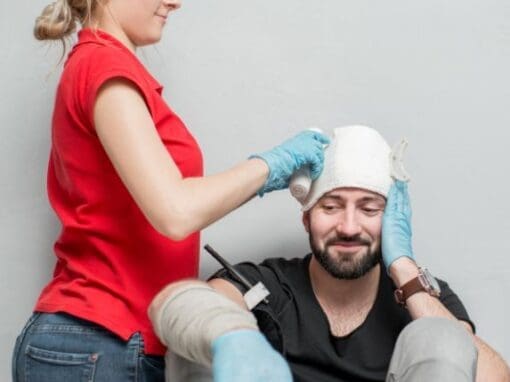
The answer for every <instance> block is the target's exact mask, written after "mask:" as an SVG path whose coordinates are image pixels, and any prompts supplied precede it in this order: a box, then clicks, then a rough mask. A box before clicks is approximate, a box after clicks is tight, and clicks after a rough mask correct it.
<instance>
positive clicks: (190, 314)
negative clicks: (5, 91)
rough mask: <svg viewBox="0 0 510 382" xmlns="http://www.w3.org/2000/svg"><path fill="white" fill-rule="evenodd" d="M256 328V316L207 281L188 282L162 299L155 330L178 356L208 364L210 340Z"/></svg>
mask: <svg viewBox="0 0 510 382" xmlns="http://www.w3.org/2000/svg"><path fill="white" fill-rule="evenodd" d="M241 328H244V329H254V330H258V326H257V320H256V319H255V316H254V315H253V314H252V313H251V312H249V311H247V310H245V309H243V308H242V307H240V306H239V305H237V304H236V303H235V302H234V301H232V300H230V299H229V298H227V297H225V296H223V295H222V294H220V293H218V292H216V291H215V290H214V289H213V288H211V287H209V286H208V285H206V284H197V283H193V284H187V285H183V286H182V287H180V288H176V289H175V291H173V292H172V294H171V295H170V296H169V297H168V298H167V299H166V300H165V302H164V303H163V304H162V305H161V307H160V309H159V311H158V312H157V314H156V319H155V322H154V330H155V332H156V334H157V335H158V337H159V339H160V340H161V342H163V343H164V344H165V345H166V346H168V348H169V349H170V350H171V351H173V352H175V353H177V354H179V355H180V356H182V357H184V358H186V359H188V360H190V361H193V362H197V363H199V364H201V365H204V366H211V362H212V354H211V344H212V342H213V341H214V340H215V339H216V338H217V337H219V336H221V335H222V334H225V333H227V332H229V331H232V330H236V329H241Z"/></svg>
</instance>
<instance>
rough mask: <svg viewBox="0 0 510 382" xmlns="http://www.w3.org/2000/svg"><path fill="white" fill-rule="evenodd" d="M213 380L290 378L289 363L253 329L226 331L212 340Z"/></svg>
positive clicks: (278, 381)
mask: <svg viewBox="0 0 510 382" xmlns="http://www.w3.org/2000/svg"><path fill="white" fill-rule="evenodd" d="M212 355H213V363H212V370H213V378H214V382H240V381H242V382H292V375H291V373H290V369H289V366H288V364H287V362H286V361H285V360H284V359H283V357H282V356H281V355H280V353H278V352H277V351H276V350H274V349H273V348H272V346H271V345H270V344H269V342H268V341H267V340H266V338H265V337H264V335H262V334H261V333H260V332H258V331H256V330H249V329H242V330H235V331H232V332H228V333H226V334H223V335H221V336H219V337H218V338H216V339H215V340H214V341H213V343H212Z"/></svg>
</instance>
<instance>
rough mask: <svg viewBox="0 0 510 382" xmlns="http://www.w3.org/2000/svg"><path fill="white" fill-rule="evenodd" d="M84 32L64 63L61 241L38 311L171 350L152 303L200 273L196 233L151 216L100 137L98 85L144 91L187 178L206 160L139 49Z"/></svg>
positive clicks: (56, 140) (56, 187) (59, 144)
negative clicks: (116, 83)
mask: <svg viewBox="0 0 510 382" xmlns="http://www.w3.org/2000/svg"><path fill="white" fill-rule="evenodd" d="M78 36H79V39H78V42H77V44H76V45H75V46H74V47H73V49H72V51H71V52H70V54H69V57H68V59H67V61H66V63H65V65H64V71H63V73H62V77H61V80H60V83H59V86H58V89H57V95H56V101H55V108H54V114H53V126H52V148H51V154H50V161H49V169H48V194H49V199H50V203H51V205H52V207H53V209H54V210H55V212H56V213H57V215H58V217H59V219H60V221H61V223H62V232H61V234H60V237H59V238H58V240H57V241H56V243H55V254H56V256H57V264H56V267H55V271H54V274H53V279H52V280H51V282H50V283H49V284H48V285H47V286H46V287H45V288H44V290H43V291H42V293H41V296H40V297H39V300H38V302H37V304H36V307H35V310H36V311H40V312H67V313H69V314H72V315H74V316H77V317H81V318H83V319H87V320H90V321H93V322H95V323H97V324H100V325H102V326H104V327H106V328H107V329H109V330H110V331H112V332H113V333H116V334H117V335H118V336H120V337H121V338H123V339H128V338H129V337H130V336H131V335H132V334H133V333H134V332H137V331H139V332H141V334H142V336H143V339H144V341H145V349H146V353H149V354H164V351H165V348H164V346H163V345H162V344H161V343H160V342H159V341H158V339H157V337H156V336H155V334H154V332H153V330H152V326H151V323H150V321H149V318H148V316H147V307H148V305H149V303H150V301H151V299H152V298H153V297H154V295H155V294H156V293H157V292H158V291H159V290H161V288H163V287H164V286H165V285H166V284H168V283H169V282H172V281H175V280H179V279H182V278H186V277H196V276H197V273H198V254H199V234H198V233H194V234H192V235H190V236H189V237H188V238H186V239H185V240H182V241H178V242H176V241H172V240H170V239H168V238H166V237H164V236H162V235H161V234H159V233H158V232H157V231H156V230H155V229H154V228H153V227H152V226H151V224H150V223H149V222H148V220H147V219H146V218H145V217H144V215H143V214H142V212H141V210H140V209H139V207H138V206H137V205H136V203H135V202H134V200H133V199H132V197H131V195H130V194H129V193H128V190H127V189H126V187H125V186H124V184H123V183H122V181H121V180H120V178H119V176H118V175H117V173H116V172H115V170H114V168H113V165H112V164H111V162H110V160H109V158H108V156H107V155H106V152H105V151H104V149H103V147H102V145H101V143H100V141H99V139H98V136H97V134H96V131H95V128H94V123H93V120H94V118H93V108H94V101H95V99H96V95H97V91H98V89H99V88H100V87H101V85H103V84H104V83H105V81H107V80H109V79H112V78H114V77H116V78H118V77H122V78H125V79H128V80H129V81H131V82H132V83H133V84H135V85H136V86H137V87H138V89H139V91H140V93H141V94H142V95H143V97H144V99H145V102H146V104H147V107H148V109H149V111H150V114H151V115H152V118H153V120H154V124H155V126H156V129H157V131H158V133H159V135H160V137H161V140H162V142H163V144H164V145H165V147H166V148H167V150H168V153H169V155H171V157H172V159H173V160H174V162H175V163H176V164H177V166H178V168H179V170H180V171H181V173H182V175H183V176H184V177H198V176H202V173H203V167H202V154H201V152H200V148H199V147H198V145H197V143H196V141H195V139H194V138H193V136H192V135H191V134H190V133H189V131H188V130H187V129H186V127H185V125H184V124H183V122H182V121H181V120H180V119H179V117H178V116H177V115H176V114H174V112H173V111H172V110H171V109H170V108H169V107H168V105H167V104H166V103H165V101H164V100H163V98H162V96H161V92H162V89H163V88H162V86H161V85H159V83H158V82H157V81H156V80H155V79H154V78H153V77H152V76H151V75H150V74H149V73H148V71H147V70H146V69H145V67H144V66H143V65H142V64H141V63H140V61H139V60H138V59H137V58H136V56H135V55H134V54H133V53H132V52H130V51H129V50H128V49H127V48H126V47H125V46H123V45H122V44H121V43H120V42H119V41H117V40H115V39H114V38H113V37H112V36H110V35H108V34H106V33H104V32H101V31H97V32H93V31H91V30H88V29H85V30H82V31H80V32H79V34H78ZM168 192H172V190H168Z"/></svg>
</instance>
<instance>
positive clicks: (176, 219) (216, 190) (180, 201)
mask: <svg viewBox="0 0 510 382" xmlns="http://www.w3.org/2000/svg"><path fill="white" fill-rule="evenodd" d="M94 123H95V126H96V131H97V134H98V136H99V139H100V141H101V143H102V145H103V146H104V148H105V150H106V152H107V154H108V156H109V158H110V160H111V161H112V163H113V166H114V167H115V169H116V171H117V172H118V174H119V176H120V178H121V179H122V181H123V182H124V184H125V185H126V187H127V189H128V190H129V192H130V194H131V195H132V196H133V198H134V199H135V201H136V203H137V204H138V206H139V207H140V209H141V210H142V211H143V213H144V214H145V216H146V217H147V219H148V220H149V221H150V222H151V224H152V225H153V226H154V228H155V229H157V230H158V231H159V232H161V233H162V234H163V235H166V236H168V237H170V238H172V239H175V240H179V239H183V238H185V237H186V236H188V235H189V234H190V233H192V232H195V231H198V230H200V229H202V228H204V227H206V226H207V225H209V224H211V223H213V222H214V221H216V220H218V219H220V218H221V217H223V216H224V215H226V214H227V213H229V212H230V211H232V210H234V209H236V208H237V207H239V206H240V205H241V204H243V203H244V202H246V201H247V200H249V199H250V198H251V197H252V196H253V195H255V193H256V192H257V190H259V189H260V188H261V187H262V186H263V185H264V182H265V180H266V178H267V175H268V172H269V169H268V167H267V165H266V164H265V162H264V161H263V160H261V159H251V160H247V161H245V162H243V163H241V164H239V165H237V166H235V167H233V168H231V169H230V170H227V171H225V172H222V173H219V174H216V175H212V176H207V177H202V178H186V179H183V177H182V175H181V174H180V171H179V169H178V168H177V165H176V164H175V162H174V161H173V159H172V158H171V156H170V155H169V154H168V152H167V150H166V148H165V147H164V145H163V143H162V142H161V139H160V137H159V136H158V134H157V131H156V128H155V126H154V122H153V121H152V118H151V115H150V113H149V111H148V109H147V106H146V104H145V102H144V100H143V98H142V96H141V95H140V93H139V92H138V90H137V89H136V88H135V87H134V85H132V84H131V83H130V82H128V81H126V80H122V79H114V80H110V81H108V82H107V83H106V84H105V85H104V86H103V87H102V88H101V90H100V92H99V94H98V97H97V100H96V104H95V108H94Z"/></svg>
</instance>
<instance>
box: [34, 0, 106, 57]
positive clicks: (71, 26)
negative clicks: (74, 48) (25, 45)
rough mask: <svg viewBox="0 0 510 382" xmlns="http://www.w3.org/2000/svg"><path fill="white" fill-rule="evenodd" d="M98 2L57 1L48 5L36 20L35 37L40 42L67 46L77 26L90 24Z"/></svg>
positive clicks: (83, 0) (87, 0) (79, 0)
mask: <svg viewBox="0 0 510 382" xmlns="http://www.w3.org/2000/svg"><path fill="white" fill-rule="evenodd" d="M96 3H97V0H56V1H55V2H54V3H52V4H50V5H47V6H46V7H45V8H44V9H43V11H42V12H41V15H40V16H39V17H37V19H36V20H35V27H34V36H35V38H36V39H38V40H60V41H61V42H62V44H63V45H64V49H65V46H66V38H67V37H69V36H70V35H71V34H72V33H73V32H74V31H75V30H76V26H77V24H78V23H79V24H81V25H83V24H85V23H89V22H90V18H91V15H92V11H93V10H94V9H95V7H96Z"/></svg>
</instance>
